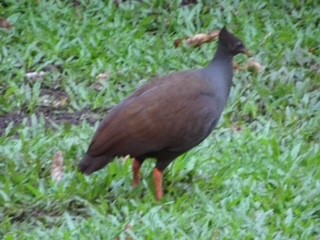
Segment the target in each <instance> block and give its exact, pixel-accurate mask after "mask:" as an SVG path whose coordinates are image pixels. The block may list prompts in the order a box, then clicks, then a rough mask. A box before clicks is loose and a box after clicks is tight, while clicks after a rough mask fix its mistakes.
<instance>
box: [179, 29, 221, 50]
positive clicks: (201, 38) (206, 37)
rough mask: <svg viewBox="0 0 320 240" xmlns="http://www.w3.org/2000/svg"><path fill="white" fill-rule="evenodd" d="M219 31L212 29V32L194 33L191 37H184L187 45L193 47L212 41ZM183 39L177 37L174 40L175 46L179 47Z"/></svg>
mask: <svg viewBox="0 0 320 240" xmlns="http://www.w3.org/2000/svg"><path fill="white" fill-rule="evenodd" d="M219 32H220V31H214V32H212V33H209V34H206V33H198V34H196V35H194V36H193V37H189V38H187V39H185V41H186V43H187V44H188V45H189V46H193V47H199V46H201V45H202V44H204V43H209V42H212V41H214V40H215V39H216V38H218V36H219ZM182 42H183V39H177V40H176V41H175V42H174V45H175V47H180V46H181V45H182Z"/></svg>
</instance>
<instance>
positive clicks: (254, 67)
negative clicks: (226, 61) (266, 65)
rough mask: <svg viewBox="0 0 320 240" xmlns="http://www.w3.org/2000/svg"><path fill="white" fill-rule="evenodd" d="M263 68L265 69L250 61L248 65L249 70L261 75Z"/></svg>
mask: <svg viewBox="0 0 320 240" xmlns="http://www.w3.org/2000/svg"><path fill="white" fill-rule="evenodd" d="M262 68H263V67H262V65H261V64H260V63H258V62H256V61H250V62H249V63H248V64H247V69H248V70H249V71H252V72H256V73H259V72H261V71H262Z"/></svg>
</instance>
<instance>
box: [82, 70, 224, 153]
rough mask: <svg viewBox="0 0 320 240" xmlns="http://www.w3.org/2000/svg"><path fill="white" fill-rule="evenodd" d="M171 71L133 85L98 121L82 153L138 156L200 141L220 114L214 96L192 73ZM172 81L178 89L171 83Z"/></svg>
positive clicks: (178, 149)
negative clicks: (137, 86) (132, 90)
mask: <svg viewBox="0 0 320 240" xmlns="http://www.w3.org/2000/svg"><path fill="white" fill-rule="evenodd" d="M176 75H177V74H175V75H171V76H169V77H167V78H168V79H164V81H163V82H161V83H159V82H158V83H156V84H150V85H148V87H147V88H145V89H144V90H143V91H141V90H140V92H139V90H138V91H137V92H136V93H135V94H133V95H132V96H131V97H129V98H128V99H126V100H125V101H124V102H122V103H121V104H120V105H118V106H117V107H115V108H114V109H113V110H112V111H111V113H110V114H109V116H108V117H107V118H106V119H105V120H104V121H103V122H102V123H101V125H100V127H99V129H98V130H97V133H96V135H95V136H94V138H93V141H92V143H91V145H90V147H89V150H88V153H89V154H90V155H91V156H99V155H104V154H108V155H114V156H117V155H126V154H130V155H132V156H138V155H142V154H145V153H148V152H154V151H160V150H163V149H171V150H172V151H184V150H188V149H190V148H192V147H194V146H195V145H197V144H198V143H199V142H200V141H202V140H203V139H204V138H205V137H206V136H207V135H208V134H209V133H210V131H211V129H212V128H213V124H215V123H214V122H215V119H216V118H218V117H219V116H220V114H219V116H215V115H217V114H216V111H215V108H214V105H215V104H214V96H210V95H209V94H207V92H208V91H207V90H208V89H207V86H203V84H199V83H197V82H196V79H193V78H194V77H193V76H189V75H188V74H187V75H184V76H182V77H184V79H183V78H181V76H176ZM181 79H182V80H181ZM160 81H161V80H160ZM171 81H172V82H171ZM175 81H182V83H181V82H175ZM177 85H179V86H180V89H176V88H173V87H172V86H177Z"/></svg>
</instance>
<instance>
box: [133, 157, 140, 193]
mask: <svg viewBox="0 0 320 240" xmlns="http://www.w3.org/2000/svg"><path fill="white" fill-rule="evenodd" d="M141 165H142V162H140V161H138V160H137V159H134V160H133V163H132V171H133V184H132V186H133V187H134V188H135V187H137V186H138V185H139V184H140V181H141V171H140V169H141Z"/></svg>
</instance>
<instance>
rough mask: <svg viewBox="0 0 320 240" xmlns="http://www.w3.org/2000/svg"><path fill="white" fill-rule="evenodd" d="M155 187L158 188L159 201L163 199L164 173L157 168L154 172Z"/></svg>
mask: <svg viewBox="0 0 320 240" xmlns="http://www.w3.org/2000/svg"><path fill="white" fill-rule="evenodd" d="M153 177H154V185H155V188H156V199H157V200H158V201H159V200H161V199H162V198H163V186H162V184H163V171H162V170H160V169H158V168H155V169H154V172H153Z"/></svg>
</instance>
